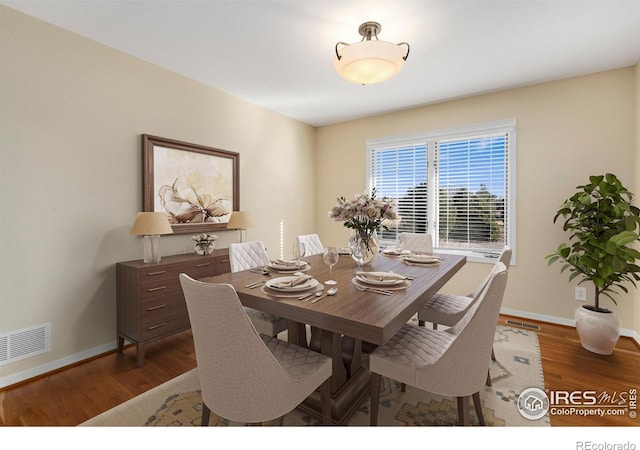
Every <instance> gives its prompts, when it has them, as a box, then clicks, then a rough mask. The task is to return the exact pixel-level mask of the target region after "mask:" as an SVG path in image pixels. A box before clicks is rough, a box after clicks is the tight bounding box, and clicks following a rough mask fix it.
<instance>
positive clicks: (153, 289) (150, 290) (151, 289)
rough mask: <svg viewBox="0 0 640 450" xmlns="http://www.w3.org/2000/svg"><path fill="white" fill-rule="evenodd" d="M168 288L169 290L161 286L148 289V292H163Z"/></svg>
mask: <svg viewBox="0 0 640 450" xmlns="http://www.w3.org/2000/svg"><path fill="white" fill-rule="evenodd" d="M166 288H167V287H166V286H159V287H157V288H149V289H147V292H154V291H161V290H163V289H166Z"/></svg>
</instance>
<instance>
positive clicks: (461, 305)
mask: <svg viewBox="0 0 640 450" xmlns="http://www.w3.org/2000/svg"><path fill="white" fill-rule="evenodd" d="M511 253H512V252H511V247H508V246H507V247H504V248H503V249H502V253H500V257H499V259H498V264H499V263H502V264H504V265H505V267H506V268H507V270H509V264H510V263H511ZM490 277H491V273H489V275H487V277H486V278H485V279H484V280H483V281H482V283H480V285H479V286H478V287H477V288H476V290H475V291H473V292H472V293H471V294H469V295H455V294H444V293H437V294H435V295H434V296H433V297H431V298H430V299H429V301H428V302H427V303H425V304H424V306H423V307H422V309H420V311H418V325H421V326H424V324H425V322H431V324H432V326H433V329H434V330H435V329H437V328H438V325H446V326H449V327H450V326H453V325H455V324H456V323H458V321H459V320H460V319H461V318H462V317H464V315H465V314H466V312H467V311H468V310H469V308H471V305H473V303H474V302H475V301H476V300H477V299H478V297H479V296H480V293H481V292H482V290H483V289H484V287H485V286H486V285H487V283H488V282H489V278H490ZM491 359H492V360H494V361H495V360H496V355H495V353H494V352H493V350H492V351H491ZM486 383H487V386H491V374H490V373H489V372H487V381H486Z"/></svg>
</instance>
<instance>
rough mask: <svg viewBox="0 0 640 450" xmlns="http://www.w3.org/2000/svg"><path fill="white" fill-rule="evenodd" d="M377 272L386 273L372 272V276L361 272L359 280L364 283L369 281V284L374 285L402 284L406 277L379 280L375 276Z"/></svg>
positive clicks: (382, 273)
mask: <svg viewBox="0 0 640 450" xmlns="http://www.w3.org/2000/svg"><path fill="white" fill-rule="evenodd" d="M376 274H380V275H384V272H372V273H371V275H370V276H366V275H361V274H357V275H356V278H357V280H358V281H361V282H363V283H367V284H371V285H374V286H395V285H397V284H400V283H402V282H404V281H405V280H404V278H396V279H391V280H384V279H383V280H379V279H378V280H377V279H376V278H375V276H376Z"/></svg>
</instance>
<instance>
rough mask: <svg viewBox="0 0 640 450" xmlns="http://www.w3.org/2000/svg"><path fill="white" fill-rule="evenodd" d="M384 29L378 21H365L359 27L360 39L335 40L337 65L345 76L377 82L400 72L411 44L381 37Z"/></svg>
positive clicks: (348, 78) (339, 71) (366, 82)
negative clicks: (395, 42)
mask: <svg viewBox="0 0 640 450" xmlns="http://www.w3.org/2000/svg"><path fill="white" fill-rule="evenodd" d="M381 29H382V27H381V26H380V24H379V23H378V22H365V23H363V24H362V25H360V27H359V28H358V32H359V33H360V35H361V36H362V40H361V41H360V42H356V43H355V44H346V43H344V42H338V43H337V44H336V59H335V61H334V65H335V67H336V70H337V71H338V73H339V74H340V76H341V77H342V78H344V79H345V80H347V81H351V82H353V83H358V84H374V83H380V82H381V81H385V80H389V79H391V78H393V77H395V76H396V75H397V74H398V72H400V69H402V66H403V65H404V62H405V61H406V60H407V57H408V56H409V44H408V43H406V42H401V43H399V44H394V43H392V42H387V41H380V40H378V34H380V30H381ZM372 38H375V40H372ZM340 46H342V47H340ZM339 47H340V48H339ZM404 47H406V49H405V48H404Z"/></svg>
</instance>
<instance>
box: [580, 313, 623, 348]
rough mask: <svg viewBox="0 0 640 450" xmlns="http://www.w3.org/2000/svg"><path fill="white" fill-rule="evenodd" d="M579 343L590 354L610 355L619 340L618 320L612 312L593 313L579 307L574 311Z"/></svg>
mask: <svg viewBox="0 0 640 450" xmlns="http://www.w3.org/2000/svg"><path fill="white" fill-rule="evenodd" d="M575 319H576V330H578V336H580V343H581V344H582V346H583V347H584V348H586V349H587V350H589V351H590V352H593V353H597V354H599V355H610V354H612V353H613V349H614V347H615V346H616V342H618V339H619V338H620V319H619V318H618V316H616V315H615V314H614V313H613V312H611V311H609V312H595V311H591V310H590V309H587V308H586V307H584V306H580V307H578V308H577V309H576V311H575Z"/></svg>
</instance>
